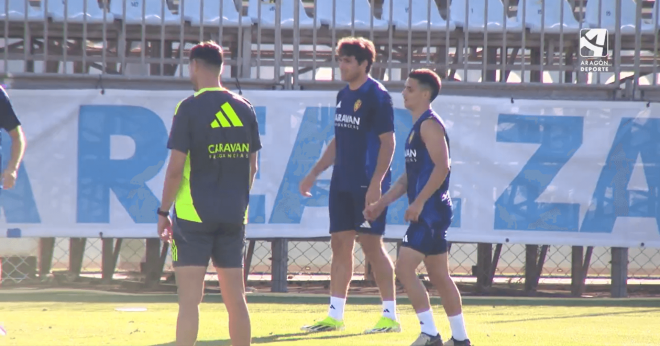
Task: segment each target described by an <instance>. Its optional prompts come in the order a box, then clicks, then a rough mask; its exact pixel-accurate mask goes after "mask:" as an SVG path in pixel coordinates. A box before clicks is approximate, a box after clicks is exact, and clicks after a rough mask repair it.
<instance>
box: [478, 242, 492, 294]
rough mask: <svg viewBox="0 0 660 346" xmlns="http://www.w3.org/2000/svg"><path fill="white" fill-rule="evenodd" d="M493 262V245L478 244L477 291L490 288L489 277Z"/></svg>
mask: <svg viewBox="0 0 660 346" xmlns="http://www.w3.org/2000/svg"><path fill="white" fill-rule="evenodd" d="M492 260H493V244H483V243H479V244H477V273H476V274H477V290H479V291H481V290H483V289H484V288H486V287H488V286H490V285H489V284H488V277H489V276H490V267H491V266H492Z"/></svg>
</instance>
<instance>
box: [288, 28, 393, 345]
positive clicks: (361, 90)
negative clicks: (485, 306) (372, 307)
mask: <svg viewBox="0 0 660 346" xmlns="http://www.w3.org/2000/svg"><path fill="white" fill-rule="evenodd" d="M337 52H338V59H339V69H340V70H341V78H342V80H343V81H345V82H347V83H348V85H347V86H346V87H344V88H343V89H342V90H340V91H339V93H338V94H337V100H336V112H335V137H334V138H333V139H332V140H331V141H330V143H328V147H327V149H326V151H325V152H324V153H323V156H322V157H321V159H320V160H319V161H318V162H317V163H316V165H315V166H314V168H313V169H312V170H311V172H310V173H309V174H308V175H307V176H306V177H305V178H304V179H303V180H302V181H301V183H300V192H301V193H302V194H303V195H304V196H311V194H310V190H311V188H312V186H313V185H314V182H315V180H316V178H317V177H318V176H319V175H320V174H321V173H322V172H323V171H325V170H326V169H328V168H329V167H330V166H332V165H334V168H333V171H332V180H331V183H330V193H329V208H328V209H329V214H330V238H331V240H330V242H331V247H332V267H331V274H330V278H331V284H330V294H331V297H330V306H329V309H328V317H327V318H325V319H324V320H322V321H319V322H317V323H315V324H312V325H309V326H304V327H303V328H302V329H303V330H305V331H308V332H322V331H332V330H343V329H344V305H345V303H346V296H347V295H348V287H349V284H350V282H351V278H352V276H353V248H354V246H355V241H356V236H357V241H358V242H359V243H360V245H361V246H362V251H363V252H364V255H365V257H366V258H367V260H368V261H369V263H371V265H372V267H373V270H374V276H375V279H376V284H377V285H378V288H379V289H380V294H381V298H382V301H383V313H382V317H381V318H380V319H379V320H378V322H377V323H376V325H375V326H374V327H373V328H372V329H369V330H366V331H365V332H366V333H386V332H400V331H401V325H400V324H399V321H398V317H397V314H396V303H395V302H396V300H395V289H394V269H393V265H392V260H391V259H390V257H389V255H388V254H387V252H386V251H385V249H384V247H383V241H382V238H383V234H384V232H385V219H386V213H387V212H386V211H385V210H383V212H382V213H381V215H380V216H379V217H378V218H375V219H374V220H370V221H368V220H365V218H364V215H363V211H364V208H365V207H367V206H368V205H370V204H372V203H375V202H376V201H378V200H379V199H380V197H381V194H382V193H383V192H386V191H387V190H388V189H389V186H390V179H391V177H390V175H391V172H390V164H391V162H392V156H393V154H394V146H395V142H394V108H393V106H392V98H391V97H390V95H389V93H388V91H387V89H385V87H384V86H383V85H382V84H381V83H379V82H378V81H376V80H374V79H373V78H371V77H370V76H369V70H370V69H371V66H372V64H373V63H374V59H375V57H376V49H375V47H374V44H373V43H372V42H371V41H369V40H366V39H364V38H354V37H347V38H344V39H342V40H340V41H339V44H338V49H337Z"/></svg>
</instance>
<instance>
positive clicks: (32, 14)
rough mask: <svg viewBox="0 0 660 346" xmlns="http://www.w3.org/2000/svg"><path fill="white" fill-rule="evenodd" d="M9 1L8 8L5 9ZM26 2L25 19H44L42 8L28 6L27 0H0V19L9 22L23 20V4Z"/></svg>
mask: <svg viewBox="0 0 660 346" xmlns="http://www.w3.org/2000/svg"><path fill="white" fill-rule="evenodd" d="M7 2H9V10H7V11H5V8H6V7H7ZM26 3H27V20H28V21H37V20H44V13H43V10H42V9H40V8H36V7H34V6H30V4H29V2H28V0H0V20H2V21H3V22H4V21H5V20H8V21H11V22H23V21H24V20H25V5H26Z"/></svg>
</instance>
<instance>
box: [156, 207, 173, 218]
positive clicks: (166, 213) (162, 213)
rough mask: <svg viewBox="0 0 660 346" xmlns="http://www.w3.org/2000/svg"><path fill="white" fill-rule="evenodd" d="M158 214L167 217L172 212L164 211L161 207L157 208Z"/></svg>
mask: <svg viewBox="0 0 660 346" xmlns="http://www.w3.org/2000/svg"><path fill="white" fill-rule="evenodd" d="M156 214H158V215H160V216H165V217H168V216H170V212H169V211H162V210H160V208H158V210H156Z"/></svg>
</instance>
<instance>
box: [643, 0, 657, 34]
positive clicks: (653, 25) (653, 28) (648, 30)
mask: <svg viewBox="0 0 660 346" xmlns="http://www.w3.org/2000/svg"><path fill="white" fill-rule="evenodd" d="M656 13H657V15H656ZM656 23H657V28H656ZM656 30H660V8H659V6H658V1H655V2H653V8H652V9H651V24H649V25H646V26H642V33H644V34H650V35H655V31H656Z"/></svg>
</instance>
